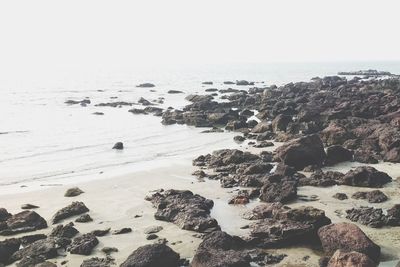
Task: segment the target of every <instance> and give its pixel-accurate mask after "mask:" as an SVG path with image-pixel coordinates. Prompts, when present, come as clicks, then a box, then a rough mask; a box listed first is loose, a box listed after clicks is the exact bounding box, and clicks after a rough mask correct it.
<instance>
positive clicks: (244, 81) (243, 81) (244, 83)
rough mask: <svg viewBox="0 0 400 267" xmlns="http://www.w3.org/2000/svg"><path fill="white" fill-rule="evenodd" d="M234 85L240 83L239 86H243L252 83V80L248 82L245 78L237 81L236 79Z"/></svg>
mask: <svg viewBox="0 0 400 267" xmlns="http://www.w3.org/2000/svg"><path fill="white" fill-rule="evenodd" d="M236 85H241V86H243V85H254V82H248V81H246V80H239V81H236Z"/></svg>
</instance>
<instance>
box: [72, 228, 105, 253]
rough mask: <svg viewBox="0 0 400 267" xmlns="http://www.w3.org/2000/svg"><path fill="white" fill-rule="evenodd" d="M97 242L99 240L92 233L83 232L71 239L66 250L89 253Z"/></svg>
mask: <svg viewBox="0 0 400 267" xmlns="http://www.w3.org/2000/svg"><path fill="white" fill-rule="evenodd" d="M98 244H99V240H98V239H97V238H96V236H95V235H94V234H91V233H89V234H84V235H81V236H78V237H75V238H74V240H72V243H71V245H70V246H69V247H68V251H69V252H70V253H71V254H79V255H90V254H91V253H92V250H93V249H94V247H96V246H97V245H98Z"/></svg>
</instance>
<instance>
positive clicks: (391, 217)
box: [386, 204, 400, 226]
mask: <svg viewBox="0 0 400 267" xmlns="http://www.w3.org/2000/svg"><path fill="white" fill-rule="evenodd" d="M386 223H387V225H389V226H400V204H396V205H394V206H393V207H392V208H390V209H388V210H387V215H386Z"/></svg>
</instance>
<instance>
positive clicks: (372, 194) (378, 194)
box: [351, 190, 388, 203]
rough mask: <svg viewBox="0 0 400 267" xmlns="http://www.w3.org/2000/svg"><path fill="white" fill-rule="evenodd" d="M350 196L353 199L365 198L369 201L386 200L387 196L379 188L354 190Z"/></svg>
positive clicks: (378, 201)
mask: <svg viewBox="0 0 400 267" xmlns="http://www.w3.org/2000/svg"><path fill="white" fill-rule="evenodd" d="M351 197H352V198H354V199H366V200H368V202H369V203H381V202H385V201H386V200H388V197H387V196H386V195H385V194H384V193H383V192H382V191H380V190H373V191H369V192H356V193H354V194H353V195H352V196H351Z"/></svg>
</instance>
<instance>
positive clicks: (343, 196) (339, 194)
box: [332, 193, 348, 200]
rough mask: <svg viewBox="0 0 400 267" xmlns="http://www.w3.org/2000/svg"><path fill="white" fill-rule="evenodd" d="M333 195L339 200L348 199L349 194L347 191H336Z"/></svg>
mask: <svg viewBox="0 0 400 267" xmlns="http://www.w3.org/2000/svg"><path fill="white" fill-rule="evenodd" d="M332 197H333V198H336V199H339V200H345V199H348V197H347V195H346V194H345V193H336V194H334V195H333V196H332Z"/></svg>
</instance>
